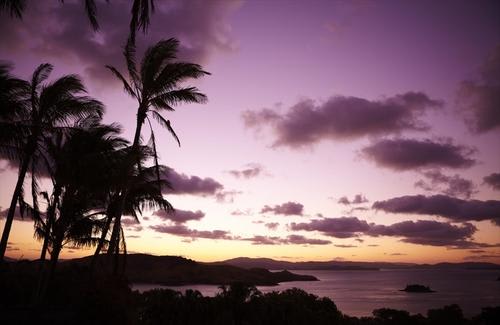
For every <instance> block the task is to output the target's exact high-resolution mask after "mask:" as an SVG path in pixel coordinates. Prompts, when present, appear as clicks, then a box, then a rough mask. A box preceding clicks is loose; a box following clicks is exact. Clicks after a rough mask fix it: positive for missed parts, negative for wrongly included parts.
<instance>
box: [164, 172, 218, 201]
mask: <svg viewBox="0 0 500 325" xmlns="http://www.w3.org/2000/svg"><path fill="white" fill-rule="evenodd" d="M163 178H165V179H166V180H168V181H169V182H170V184H171V185H172V188H173V190H170V189H166V190H165V192H166V193H168V194H177V195H183V194H189V195H199V196H216V195H217V194H219V193H221V192H222V191H223V189H224V186H223V185H222V184H221V183H219V182H217V181H216V180H214V179H213V178H210V177H206V178H201V177H198V176H189V175H186V174H182V173H178V172H176V171H175V170H174V169H173V168H169V167H167V168H166V170H165V172H164V174H163Z"/></svg>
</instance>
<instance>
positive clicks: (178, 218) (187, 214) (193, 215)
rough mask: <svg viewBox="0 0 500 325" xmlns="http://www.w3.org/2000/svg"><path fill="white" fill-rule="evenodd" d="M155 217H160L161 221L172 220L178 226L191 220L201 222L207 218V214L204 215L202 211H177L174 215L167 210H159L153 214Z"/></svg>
mask: <svg viewBox="0 0 500 325" xmlns="http://www.w3.org/2000/svg"><path fill="white" fill-rule="evenodd" d="M153 215H154V216H156V217H159V218H160V219H161V220H164V221H166V220H170V221H172V222H174V223H176V224H181V223H186V222H188V221H190V220H201V219H202V218H203V217H204V216H205V213H203V212H202V211H200V210H198V211H196V212H194V211H188V210H179V209H176V210H175V211H174V212H172V213H168V212H167V211H165V210H158V211H156V212H155V213H153Z"/></svg>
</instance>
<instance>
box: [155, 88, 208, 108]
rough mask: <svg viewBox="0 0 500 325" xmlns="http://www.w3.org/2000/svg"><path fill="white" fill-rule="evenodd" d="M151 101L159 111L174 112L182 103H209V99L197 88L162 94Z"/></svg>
mask: <svg viewBox="0 0 500 325" xmlns="http://www.w3.org/2000/svg"><path fill="white" fill-rule="evenodd" d="M150 101H151V104H152V105H153V106H154V107H155V108H157V109H166V110H172V109H173V107H174V106H176V105H178V104H180V103H204V102H206V101H207V97H206V96H205V94H202V93H200V92H199V91H198V89H197V88H195V87H187V88H180V89H176V90H171V91H168V92H165V93H162V94H160V95H158V96H156V97H154V98H152V99H151V100H150Z"/></svg>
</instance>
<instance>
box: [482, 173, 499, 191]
mask: <svg viewBox="0 0 500 325" xmlns="http://www.w3.org/2000/svg"><path fill="white" fill-rule="evenodd" d="M483 181H484V182H485V183H486V184H488V185H489V186H491V187H492V188H493V189H495V190H497V191H500V173H493V174H490V175H488V176H485V177H484V178H483Z"/></svg>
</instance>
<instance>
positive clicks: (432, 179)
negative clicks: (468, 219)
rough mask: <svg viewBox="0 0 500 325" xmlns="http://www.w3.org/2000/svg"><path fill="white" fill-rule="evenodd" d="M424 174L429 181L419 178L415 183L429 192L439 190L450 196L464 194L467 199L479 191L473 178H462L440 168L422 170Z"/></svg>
mask: <svg viewBox="0 0 500 325" xmlns="http://www.w3.org/2000/svg"><path fill="white" fill-rule="evenodd" d="M422 176H424V177H425V178H426V179H427V182H426V181H424V180H419V181H417V182H416V183H415V187H418V188H421V189H423V190H425V191H428V192H436V191H437V192H441V193H443V194H446V195H450V196H463V197H465V198H467V199H469V198H470V197H471V196H472V194H474V193H476V192H477V191H476V190H475V185H474V183H472V181H471V180H468V179H465V178H462V177H460V175H457V174H455V175H454V176H447V175H444V174H443V173H441V171H439V170H431V171H426V172H422ZM443 186H444V187H443Z"/></svg>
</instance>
